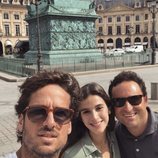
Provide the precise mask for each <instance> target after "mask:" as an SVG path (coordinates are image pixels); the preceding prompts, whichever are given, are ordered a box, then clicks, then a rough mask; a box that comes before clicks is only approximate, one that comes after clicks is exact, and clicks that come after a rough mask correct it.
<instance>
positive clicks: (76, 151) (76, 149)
mask: <svg viewBox="0 0 158 158" xmlns="http://www.w3.org/2000/svg"><path fill="white" fill-rule="evenodd" d="M81 141H82V139H81V140H80V141H79V142H77V143H76V144H74V145H73V146H72V147H70V148H68V149H67V150H66V151H65V152H64V154H63V156H62V158H70V157H73V158H81V157H82V158H84V157H85V156H84V152H83V146H82V142H81Z"/></svg>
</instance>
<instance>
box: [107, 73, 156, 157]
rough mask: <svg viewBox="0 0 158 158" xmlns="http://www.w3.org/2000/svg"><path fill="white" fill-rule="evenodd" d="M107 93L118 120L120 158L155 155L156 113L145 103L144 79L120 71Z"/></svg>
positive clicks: (117, 134) (146, 100)
mask: <svg viewBox="0 0 158 158" xmlns="http://www.w3.org/2000/svg"><path fill="white" fill-rule="evenodd" d="M109 96H110V98H111V100H112V108H113V109H114V111H115V115H116V117H117V119H118V120H119V122H118V124H117V125H116V136H117V139H118V144H119V147H120V153H121V158H149V157H151V158H157V157H158V114H157V113H156V112H153V111H152V110H151V109H150V107H149V105H148V97H147V91H146V86H145V83H144V81H143V79H142V78H141V77H140V76H139V75H138V74H136V73H135V72H132V71H123V72H121V73H119V74H118V75H117V76H116V77H115V78H114V79H113V80H112V81H111V83H110V86H109Z"/></svg>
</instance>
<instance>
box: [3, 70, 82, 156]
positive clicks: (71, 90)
mask: <svg viewBox="0 0 158 158" xmlns="http://www.w3.org/2000/svg"><path fill="white" fill-rule="evenodd" d="M20 92H21V96H20V98H19V100H18V102H17V104H16V106H15V109H16V113H17V115H18V123H17V137H18V141H19V142H21V147H20V149H19V150H18V151H17V152H16V153H12V154H9V155H8V156H6V157H8V158H9V157H12V158H58V157H59V154H60V151H61V149H62V148H63V147H64V145H65V144H66V142H67V137H68V135H69V134H70V132H71V118H72V117H73V112H74V110H73V109H74V108H75V106H77V104H78V95H79V93H80V88H79V84H78V82H77V80H76V79H75V78H74V77H73V76H72V75H70V74H68V73H64V72H59V71H54V72H47V71H44V72H41V73H38V74H36V75H34V76H32V77H30V78H27V79H26V81H25V82H24V83H23V84H22V85H21V87H20Z"/></svg>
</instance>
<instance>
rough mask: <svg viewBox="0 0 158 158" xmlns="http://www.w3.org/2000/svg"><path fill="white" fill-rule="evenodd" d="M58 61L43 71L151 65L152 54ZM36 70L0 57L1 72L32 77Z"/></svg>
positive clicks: (71, 70) (75, 70)
mask: <svg viewBox="0 0 158 158" xmlns="http://www.w3.org/2000/svg"><path fill="white" fill-rule="evenodd" d="M56 61H58V62H56V63H54V64H51V65H42V66H43V69H51V70H52V69H61V70H64V71H67V72H79V71H90V70H100V69H110V68H118V67H129V66H136V65H142V64H150V63H151V62H150V61H151V53H144V52H142V53H131V54H125V55H122V56H102V57H99V58H98V57H93V56H92V57H84V58H82V57H80V58H77V59H75V58H73V59H72V58H71V59H70V58H69V59H66V58H58V59H56ZM43 63H44V60H43ZM36 69H37V65H35V64H28V63H27V62H26V60H25V59H17V58H4V57H0V71H3V72H8V73H12V74H15V75H18V76H30V75H32V74H34V73H35V72H36Z"/></svg>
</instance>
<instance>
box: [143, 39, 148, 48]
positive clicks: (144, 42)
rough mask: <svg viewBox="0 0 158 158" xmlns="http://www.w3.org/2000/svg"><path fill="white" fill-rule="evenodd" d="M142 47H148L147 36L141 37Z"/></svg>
mask: <svg viewBox="0 0 158 158" xmlns="http://www.w3.org/2000/svg"><path fill="white" fill-rule="evenodd" d="M143 47H144V49H146V48H148V37H144V38H143Z"/></svg>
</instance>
